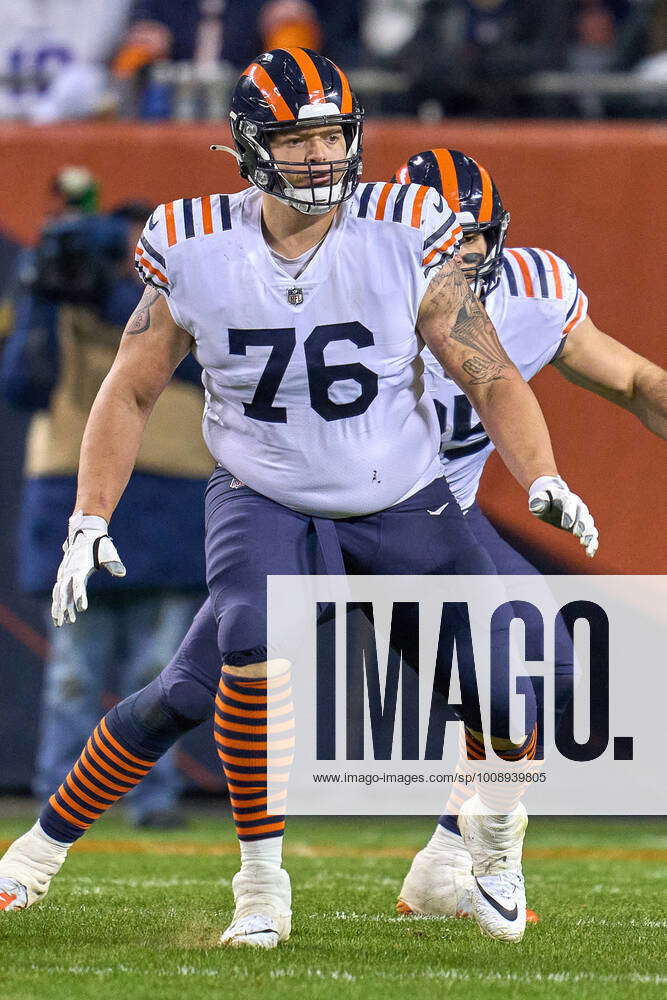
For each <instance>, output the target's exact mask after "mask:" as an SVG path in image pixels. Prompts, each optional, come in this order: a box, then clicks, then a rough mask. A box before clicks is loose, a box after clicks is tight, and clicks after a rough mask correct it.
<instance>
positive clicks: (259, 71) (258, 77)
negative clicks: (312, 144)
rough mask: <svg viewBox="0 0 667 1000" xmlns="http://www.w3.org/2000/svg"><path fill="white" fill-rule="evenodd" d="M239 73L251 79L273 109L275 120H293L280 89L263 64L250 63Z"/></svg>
mask: <svg viewBox="0 0 667 1000" xmlns="http://www.w3.org/2000/svg"><path fill="white" fill-rule="evenodd" d="M241 75H242V76H247V77H249V78H250V79H251V80H252V82H253V83H254V84H255V86H256V87H257V89H258V90H259V92H260V94H261V95H262V97H263V98H264V100H265V101H266V103H267V104H268V105H269V107H270V108H271V110H272V111H273V114H274V116H275V119H276V121H279V122H293V121H294V115H293V114H292V112H291V111H290V109H289V106H288V104H287V102H286V101H285V100H284V98H283V97H282V96H281V94H280V91H279V90H278V88H277V87H276V85H275V83H274V82H273V80H272V79H271V77H270V76H269V74H268V73H267V72H266V70H265V69H264V67H263V66H260V65H259V63H250V65H249V66H248V68H247V69H244V71H243V73H242V74H241Z"/></svg>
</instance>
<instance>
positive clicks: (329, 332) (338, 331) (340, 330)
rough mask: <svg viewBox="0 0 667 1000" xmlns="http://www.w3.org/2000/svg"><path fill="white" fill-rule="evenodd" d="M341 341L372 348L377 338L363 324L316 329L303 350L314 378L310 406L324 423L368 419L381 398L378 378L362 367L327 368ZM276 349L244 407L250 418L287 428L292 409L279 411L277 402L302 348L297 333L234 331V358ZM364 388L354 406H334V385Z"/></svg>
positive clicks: (231, 334) (283, 329)
mask: <svg viewBox="0 0 667 1000" xmlns="http://www.w3.org/2000/svg"><path fill="white" fill-rule="evenodd" d="M338 340H349V341H351V342H352V343H353V344H355V345H356V346H357V347H360V348H361V347H372V346H373V344H374V343H375V341H374V339H373V334H372V333H371V331H370V330H368V329H367V328H366V327H365V326H363V325H362V324H361V323H356V322H354V323H328V324H325V325H322V326H316V327H315V329H314V330H313V331H312V333H311V334H309V336H308V337H307V338H306V340H305V341H304V344H303V349H304V353H305V355H306V369H307V372H308V391H309V394H310V405H311V406H312V408H313V409H314V410H315V412H316V413H318V414H319V415H320V416H321V417H322V418H323V419H324V420H342V419H344V418H345V417H356V416H358V415H359V414H360V413H365V412H366V410H367V409H368V407H369V406H370V405H371V403H372V402H373V400H374V399H375V397H376V396H377V394H378V377H377V375H376V373H375V372H373V371H371V370H370V368H366V367H365V366H364V365H362V364H360V363H359V362H353V363H351V364H347V365H327V364H325V361H324V351H325V348H326V347H327V346H328V345H329V344H331V343H333V342H334V341H338ZM251 346H252V347H270V348H271V353H270V354H269V359H268V361H267V362H266V367H265V368H264V371H263V372H262V374H261V376H260V378H259V381H258V383H257V388H256V389H255V395H254V396H253V397H252V400H251V401H250V402H249V403H244V404H243V410H244V412H245V415H246V417H251V418H252V419H253V420H266V421H268V422H269V423H274V424H285V423H287V409H286V407H284V406H274V405H273V401H274V399H275V398H276V393H277V392H278V389H279V387H280V383H281V382H282V379H283V376H284V375H285V372H286V371H287V366H288V365H289V363H290V359H291V357H292V354H293V353H294V348H295V346H296V330H295V328H294V327H281V328H279V329H275V330H230V331H229V353H230V354H241V355H244V356H245V355H246V352H247V348H248V347H251ZM343 380H345V381H354V382H358V383H359V386H360V389H361V392H360V393H359V395H358V396H357V398H356V399H353V400H352V401H351V402H348V403H334V402H333V400H331V399H330V398H329V389H330V388H331V386H332V385H333V384H334V382H341V381H343Z"/></svg>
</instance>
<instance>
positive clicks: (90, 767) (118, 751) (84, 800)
mask: <svg viewBox="0 0 667 1000" xmlns="http://www.w3.org/2000/svg"><path fill="white" fill-rule="evenodd" d="M122 729H123V727H122V725H121V724H120V722H119V721H118V713H117V710H116V709H112V710H111V712H109V714H108V715H106V716H105V717H104V718H103V719H101V720H100V722H99V724H98V725H97V726H96V727H95V729H94V730H93V732H92V733H91V735H90V737H89V739H88V742H87V743H86V745H85V747H84V748H83V750H82V751H81V755H80V757H79V759H78V760H77V761H76V763H75V764H74V767H73V768H72V770H71V771H70V772H69V773H68V774H67V776H66V778H65V780H64V781H63V783H62V785H61V786H60V787H59V788H58V790H57V791H56V792H54V794H53V795H52V796H51V797H50V799H49V801H48V803H47V804H46V805H45V806H44V808H43V809H42V812H41V814H40V817H39V823H40V826H41V827H42V829H43V830H44V833H46V834H48V836H49V837H53V839H54V840H57V841H59V842H60V843H64V844H68V843H73V842H74V841H75V840H78V838H79V837H81V836H82V835H83V834H84V833H85V832H86V830H88V828H89V827H90V826H91V825H92V824H93V823H94V822H95V820H96V819H99V818H100V816H103V815H104V813H105V812H106V811H107V809H109V807H110V806H112V805H113V804H114V802H117V801H118V799H120V798H122V797H123V795H125V794H126V793H127V792H129V791H131V790H132V789H133V788H134V787H135V785H138V784H139V782H140V781H141V780H142V778H145V777H146V775H147V774H148V772H149V771H150V769H151V768H152V767H153V764H155V763H156V761H158V760H159V758H160V756H161V752H156V753H150V752H147V751H146V750H145V749H144V748H141V747H137V746H135V745H134V743H133V742H130V741H128V739H127V738H126V736H125V734H124V733H123V732H122ZM139 754H141V756H140V755H139Z"/></svg>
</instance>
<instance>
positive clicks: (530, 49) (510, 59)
mask: <svg viewBox="0 0 667 1000" xmlns="http://www.w3.org/2000/svg"><path fill="white" fill-rule="evenodd" d="M569 11H570V0H549V2H548V3H536V2H535V0H427V2H426V3H425V4H424V6H423V10H422V15H421V19H420V21H419V24H418V27H417V29H416V32H415V34H414V37H413V38H412V39H411V41H410V42H408V44H407V45H406V46H405V47H404V48H403V50H402V52H401V53H400V55H399V57H398V65H399V66H400V67H401V68H403V69H404V70H405V71H406V72H407V73H408V74H410V75H411V77H412V80H413V87H412V95H411V103H412V104H413V106H416V107H419V106H420V105H422V104H423V103H424V102H426V101H438V102H439V103H440V105H441V106H442V110H443V111H444V113H447V114H482V115H509V114H516V113H519V112H521V111H522V110H524V104H525V101H523V99H522V98H521V96H520V94H519V93H518V89H519V88H517V87H516V82H517V81H520V80H522V79H525V78H526V77H528V76H529V75H530V74H532V73H535V72H537V71H538V70H548V69H553V70H556V69H561V68H562V67H563V66H564V64H565V59H566V51H567V32H568V15H569ZM522 101H523V103H522Z"/></svg>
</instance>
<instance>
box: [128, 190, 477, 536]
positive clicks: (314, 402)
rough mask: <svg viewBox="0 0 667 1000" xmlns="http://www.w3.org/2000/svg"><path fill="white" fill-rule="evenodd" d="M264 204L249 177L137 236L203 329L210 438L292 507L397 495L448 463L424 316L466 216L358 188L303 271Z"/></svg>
mask: <svg viewBox="0 0 667 1000" xmlns="http://www.w3.org/2000/svg"><path fill="white" fill-rule="evenodd" d="M261 202H262V196H261V193H260V192H259V191H257V190H256V189H254V188H248V189H247V190H245V191H242V192H240V193H238V194H233V195H217V194H216V195H208V196H204V197H203V198H192V199H190V198H185V199H183V200H181V201H177V202H171V203H169V204H167V205H161V206H159V208H157V209H156V211H155V212H154V213H153V215H152V216H151V218H150V219H149V220H148V223H147V224H146V227H145V229H144V233H143V236H142V237H141V240H140V242H139V244H138V247H137V258H136V259H137V268H138V270H139V273H140V274H141V276H142V278H143V280H144V281H146V282H148V283H150V284H153V285H154V286H155V287H156V288H158V289H159V290H160V291H161V292H162V294H163V295H165V296H166V298H167V302H168V304H169V308H170V310H171V313H172V315H173V317H174V320H175V321H176V322H177V323H178V325H179V326H181V327H183V329H184V330H187V331H188V332H189V333H190V334H191V335H192V337H193V338H194V341H195V347H194V351H195V355H196V357H197V360H198V361H199V363H200V364H201V366H202V368H203V369H204V372H203V376H202V380H203V383H204V388H205V390H206V408H205V412H204V421H203V429H204V438H205V440H206V443H207V445H208V447H209V450H210V451H211V453H212V455H213V456H214V458H215V459H216V460H217V461H218V462H219V463H220V464H221V465H223V466H224V467H225V468H227V469H229V471H230V472H231V473H232V474H233V475H234V476H235V477H237V478H238V479H240V480H241V481H242V482H244V483H247V485H248V486H250V487H252V489H254V490H257V491H258V492H259V493H263V494H264V495H265V496H268V497H270V498H271V499H272V500H275V501H277V502H278V503H281V504H284V505H285V506H288V507H292V508H293V509H295V510H298V511H302V512H304V513H309V514H316V515H319V516H322V517H346V516H352V515H359V514H368V513H371V512H373V511H377V510H382V509H384V508H386V507H390V506H392V505H393V504H396V503H399V502H400V501H401V500H403V499H405V498H406V497H408V496H411V495H412V494H413V493H415V492H416V491H417V490H419V489H421V488H422V487H424V486H426V485H427V484H428V483H429V482H431V481H432V480H433V479H435V478H436V477H437V476H439V475H442V466H441V463H440V461H439V457H438V453H439V445H440V431H439V426H438V420H437V416H436V412H435V408H434V405H433V402H432V400H431V399H430V397H428V396H427V395H426V394H425V392H424V385H423V378H422V375H423V362H422V360H421V357H420V349H421V346H422V343H421V339H420V338H419V337H418V336H417V334H416V333H415V324H416V320H417V314H418V311H419V305H420V302H421V299H422V296H423V295H424V292H425V290H426V287H427V285H428V280H429V278H428V274H427V270H430V268H431V266H433V265H436V264H437V263H438V262H439V261H440V260H441V259H442V258H443V256H444V255H447V254H451V253H453V252H454V251H455V249H456V248H457V246H458V239H459V237H460V227H459V225H458V223H457V222H456V218H455V216H454V215H453V213H452V212H451V210H450V208H449V206H448V205H447V203H446V202H445V201H444V200H443V198H442V197H441V196H440V195H439V194H437V192H435V191H434V190H433V189H431V188H427V187H422V186H419V185H416V184H403V185H400V184H383V183H376V184H361V185H359V187H358V189H357V191H356V192H355V194H354V196H353V197H352V198H350V199H349V200H348V201H346V202H345V203H344V204H343V205H342V206H341V207H340V209H339V211H338V212H337V214H336V217H335V220H334V222H333V224H332V227H331V229H330V230H329V232H328V234H327V236H326V237H325V239H324V241H323V242H322V244H321V245H320V247H319V249H318V250H317V253H316V254H315V255H314V256H313V257H312V258H311V260H310V261H309V263H308V264H307V266H306V267H305V269H304V271H303V273H302V274H301V275H300V276H299V278H298V279H295V278H292V277H290V275H289V274H288V273H287V272H286V271H285V270H284V269H283V268H282V267H281V266H280V263H279V261H277V260H276V259H275V257H274V256H272V254H271V253H270V251H269V248H268V247H267V245H266V242H265V240H264V237H263V235H262V229H261Z"/></svg>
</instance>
